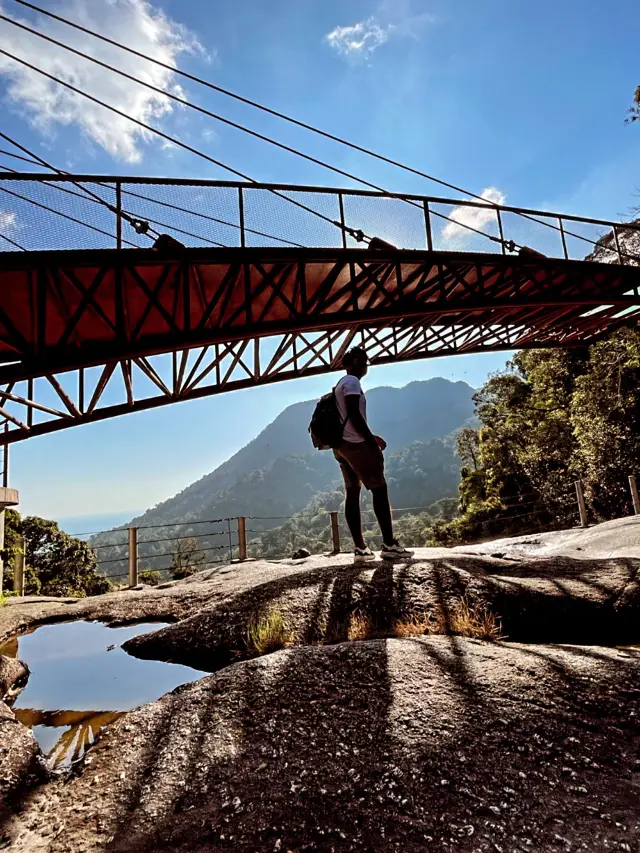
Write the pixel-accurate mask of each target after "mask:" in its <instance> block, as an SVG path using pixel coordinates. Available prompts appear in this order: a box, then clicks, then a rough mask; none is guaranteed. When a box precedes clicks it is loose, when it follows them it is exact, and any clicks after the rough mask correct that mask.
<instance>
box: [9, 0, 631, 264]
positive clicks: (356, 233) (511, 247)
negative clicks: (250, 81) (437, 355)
mask: <svg viewBox="0 0 640 853" xmlns="http://www.w3.org/2000/svg"><path fill="white" fill-rule="evenodd" d="M15 2H17V3H19V4H20V5H22V6H26V7H28V8H30V9H33V10H34V11H37V12H39V13H41V14H42V15H45V16H48V17H50V18H52V19H55V20H57V21H59V22H61V23H63V24H65V25H67V26H69V27H72V28H74V29H76V30H78V31H81V32H83V33H85V34H87V35H90V36H93V37H94V38H96V39H99V40H101V41H103V42H105V43H107V44H110V45H112V46H113V47H116V48H118V49H120V50H123V51H125V52H127V53H130V54H132V55H134V56H137V57H139V58H141V59H145V60H147V61H149V62H152V63H153V64H155V65H157V66H159V67H162V68H165V69H166V70H168V71H171V72H172V73H175V74H178V75H180V76H183V77H185V78H186V79H189V80H192V81H193V82H196V83H198V84H200V85H203V86H206V87H208V88H210V89H212V90H214V91H217V92H220V93H221V94H224V95H226V96H228V97H230V98H233V99H235V100H238V101H240V102H243V103H245V104H248V105H249V106H251V107H254V108H256V109H259V110H261V111H263V112H266V113H268V114H270V115H273V116H275V117H277V118H280V119H282V120H284V121H287V122H289V123H291V124H294V125H296V126H298V127H302V128H304V129H305V130H308V131H310V132H313V133H315V134H318V135H320V136H323V137H325V138H327V139H330V140H332V141H334V142H338V143H340V144H341V145H345V146H347V147H349V148H351V149H353V150H356V151H359V152H360V153H363V154H366V155H367V156H370V157H373V158H375V159H377V160H379V161H381V162H384V163H387V164H389V165H393V166H396V167H397V168H400V169H403V170H404V171H407V172H409V173H412V174H414V175H417V176H419V177H422V178H425V179H427V180H429V181H432V182H434V183H437V184H439V185H441V186H445V187H447V188H448V189H452V190H454V191H456V192H460V193H463V194H464V195H467V196H470V197H471V198H475V199H477V200H479V201H482V202H484V203H485V204H487V205H489V206H493V207H495V208H496V209H498V208H499V205H498V204H497V202H494V201H492V200H491V199H486V198H484V197H483V196H481V195H478V194H477V193H474V192H472V191H470V190H467V189H464V188H463V187H459V186H456V185H455V184H452V183H450V182H448V181H444V180H442V179H440V178H437V177H435V176H433V175H429V174H427V173H426V172H422V171H420V170H419V169H415V168H413V167H410V166H407V165H406V164H404V163H401V162H399V161H396V160H393V159H391V158H388V157H386V156H384V155H382V154H380V153H378V152H375V151H373V150H371V149H368V148H366V147H363V146H360V145H357V144H356V143H353V142H350V141H349V140H347V139H344V138H342V137H338V136H335V135H334V134H331V133H328V132H327V131H324V130H322V129H320V128H317V127H314V126H313V125H310V124H307V123H305V122H301V121H299V120H297V119H295V118H293V117H292V116H288V115H286V114H284V113H282V112H279V111H277V110H273V109H271V108H269V107H266V106H264V105H263V104H260V103H258V102H257V101H253V100H251V99H248V98H245V97H243V96H241V95H238V94H237V93H234V92H231V91H230V90H228V89H224V88H222V87H220V86H217V85H215V84H213V83H211V82H210V81H206V80H203V79H202V78H200V77H197V76H195V75H192V74H189V73H187V72H185V71H182V69H180V68H177V67H173V66H171V65H168V64H166V63H163V62H162V61H160V60H158V59H155V58H154V57H151V56H148V55H147V54H144V53H142V52H140V51H137V50H134V49H133V48H130V47H128V46H126V45H124V44H122V43H121V42H118V41H115V40H113V39H110V38H108V37H106V36H104V35H102V34H100V33H97V32H95V31H93V30H91V29H89V28H87V27H83V26H81V25H80V24H77V23H76V22H74V21H71V20H69V19H67V18H64V17H62V16H60V15H56V14H54V13H52V12H49V11H47V10H45V9H42V8H41V7H39V6H37V5H35V4H33V3H29V2H27V0H15ZM0 19H3V20H5V21H7V22H8V23H10V24H13V25H14V26H18V27H21V28H22V29H24V30H27V31H28V32H30V33H32V34H33V35H35V36H37V37H39V38H43V39H46V40H47V41H49V42H51V43H53V44H56V45H58V46H59V47H62V48H63V49H65V50H68V51H70V52H72V53H74V54H76V55H78V56H81V57H83V58H85V59H87V60H88V61H91V62H94V63H95V64H98V65H101V66H102V67H104V68H106V69H108V70H110V71H112V72H114V73H117V74H120V75H121V76H124V77H127V78H128V79H130V80H132V81H134V82H137V83H139V84H140V85H142V86H146V87H147V88H150V89H152V90H154V91H156V92H158V93H161V94H163V95H164V96H166V97H168V98H170V99H173V100H175V101H178V102H179V103H181V104H183V105H184V106H188V107H191V108H192V109H195V110H197V111H199V112H201V113H204V114H205V115H208V116H210V117H211V118H213V119H215V120H218V121H221V122H224V123H226V124H228V125H231V126H233V127H235V128H237V129H239V130H241V131H243V132H245V133H248V134H250V135H253V136H255V137H257V138H259V139H262V140H263V141H265V142H268V143H270V144H272V145H276V146H278V147H280V148H282V149H284V150H286V151H289V152H290V153H292V154H295V155H296V156H299V157H303V158H305V159H307V160H310V161H311V162H314V163H316V164H318V165H320V166H322V167H324V168H327V169H330V170H332V171H334V172H337V173H338V174H342V175H343V176H345V177H348V178H350V179H351V180H354V181H356V182H358V183H361V184H363V185H365V186H368V187H370V188H372V189H376V190H378V191H379V192H383V193H384V192H386V191H385V190H384V189H383V188H381V187H378V186H377V185H375V184H373V183H371V182H369V181H367V180H365V179H363V178H360V177H359V176H357V175H353V174H350V173H348V172H345V171H344V170H341V169H339V168H337V167H335V166H332V165H331V164H329V163H326V162H325V161H321V160H318V159H317V158H314V157H311V156H310V155H307V154H305V153H304V152H301V151H298V150H296V149H294V148H292V147H290V146H287V145H284V144H282V143H280V142H278V141H276V140H274V139H272V138H270V137H267V136H264V135H263V134H260V133H258V132H256V131H253V130H251V129H250V128H247V127H245V126H243V125H240V124H237V123H236V122H233V121H230V120H229V119H227V118H225V117H223V116H220V115H219V114H217V113H213V112H211V111H209V110H207V109H205V108H203V107H200V106H199V105H196V104H192V103H190V102H189V101H187V100H185V99H183V98H179V97H178V96H176V95H174V94H173V93H171V92H168V91H166V90H164V89H160V88H158V87H155V86H153V85H151V84H149V83H147V82H146V81H144V80H141V79H139V78H136V77H134V76H132V75H129V74H126V73H125V72H122V71H121V70H120V69H117V68H115V67H113V66H111V65H109V64H108V63H104V62H101V61H99V60H97V59H95V58H94V57H92V56H90V55H88V54H86V53H84V52H83V51H79V50H76V49H75V48H72V47H71V46H70V45H67V44H65V43H64V42H60V41H57V40H56V39H53V38H51V37H50V36H47V35H45V34H44V33H41V32H39V31H38V30H35V29H33V28H31V27H28V26H26V25H25V24H22V23H20V22H18V21H15V20H14V19H12V18H10V17H7V16H3V15H0ZM405 201H407V203H409V204H412V203H413V202H411V201H410V200H409V199H405ZM434 215H436V216H438V217H440V218H441V219H444V220H446V221H448V222H454V223H455V224H456V225H458V226H460V227H463V228H465V229H467V230H469V231H472V232H475V233H477V234H481V235H482V236H484V237H486V238H487V239H489V240H492V241H493V242H495V243H498V244H501V245H502V246H503V247H504V249H505V250H506V251H508V252H514V251H516V250H517V249H518V250H526V248H527V247H524V246H521V245H519V244H518V243H515V242H514V241H513V240H504V239H502V238H501V237H496V236H494V235H490V234H487V233H486V232H484V231H480V230H478V229H475V228H473V227H472V226H470V225H468V224H465V223H459V222H456V221H455V220H452V219H450V218H449V217H447V216H445V215H443V214H439V213H436V212H434ZM526 218H529V219H531V221H534V222H537V223H538V224H540V225H544V226H545V227H547V228H551V229H552V230H555V231H559V232H560V233H561V234H562V233H563V232H562V228H561V227H560V228H559V227H558V226H556V225H553V224H552V223H549V222H545V221H544V220H540V219H535V218H533V217H531V216H527V217H526ZM333 224H334V225H337V226H339V227H344V226H343V225H341V224H340V223H338V222H335V221H334V222H333ZM345 231H346V233H348V234H349V235H350V236H351V237H352V238H353V239H355V240H356V242H369V240H370V238H368V237H367V236H366V235H365V234H363V232H362V231H361V230H359V229H351V228H348V227H347V228H345ZM566 233H567V235H568V236H571V237H574V238H576V239H580V240H582V239H585V238H583V237H582V236H581V235H578V234H573V233H571V232H566ZM563 236H564V235H563ZM586 242H591V243H592V244H593V245H597V241H588V240H587V241H586ZM624 254H625V257H628V258H629V259H631V260H634V261H637V262H640V257H639V256H636V255H631V254H628V253H624Z"/></svg>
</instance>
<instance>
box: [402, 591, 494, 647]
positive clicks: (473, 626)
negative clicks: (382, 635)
mask: <svg viewBox="0 0 640 853" xmlns="http://www.w3.org/2000/svg"><path fill="white" fill-rule="evenodd" d="M426 634H457V635H458V636H461V637H475V638H477V639H481V640H500V639H502V626H501V625H500V619H499V617H497V616H495V615H494V614H493V613H491V612H490V611H489V610H487V609H486V607H485V606H484V605H482V604H474V605H471V604H470V603H469V601H468V599H467V598H460V599H458V600H457V601H456V602H455V603H454V604H453V606H452V608H451V610H450V611H449V613H448V614H447V617H445V614H444V613H442V612H438V613H423V614H416V615H414V616H410V617H408V618H407V619H400V620H398V621H396V622H394V624H393V636H394V637H422V636H424V635H426Z"/></svg>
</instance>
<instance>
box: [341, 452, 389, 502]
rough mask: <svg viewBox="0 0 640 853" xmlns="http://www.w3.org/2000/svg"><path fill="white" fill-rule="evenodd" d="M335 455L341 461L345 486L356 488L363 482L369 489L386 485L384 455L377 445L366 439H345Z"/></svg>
mask: <svg viewBox="0 0 640 853" xmlns="http://www.w3.org/2000/svg"><path fill="white" fill-rule="evenodd" d="M333 455H334V456H335V457H336V459H337V460H338V462H339V463H340V469H341V471H342V476H343V477H344V485H345V488H347V489H352V488H356V487H358V486H360V484H361V483H363V484H364V486H365V488H367V489H369V490H371V489H379V488H380V487H381V486H386V484H387V481H386V480H385V477H384V456H383V455H382V451H381V450H379V449H378V448H377V447H372V446H371V445H370V444H369V443H368V442H366V441H358V442H354V441H343V442H342V444H341V445H340V447H338V448H337V449H336V450H334V451H333Z"/></svg>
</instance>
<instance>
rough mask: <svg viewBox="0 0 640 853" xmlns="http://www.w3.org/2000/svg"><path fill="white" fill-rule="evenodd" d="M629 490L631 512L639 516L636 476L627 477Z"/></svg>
mask: <svg viewBox="0 0 640 853" xmlns="http://www.w3.org/2000/svg"><path fill="white" fill-rule="evenodd" d="M629 488H630V489H631V500H632V501H633V511H634V512H635V514H636V515H640V495H638V483H637V481H636V475H635V474H630V475H629Z"/></svg>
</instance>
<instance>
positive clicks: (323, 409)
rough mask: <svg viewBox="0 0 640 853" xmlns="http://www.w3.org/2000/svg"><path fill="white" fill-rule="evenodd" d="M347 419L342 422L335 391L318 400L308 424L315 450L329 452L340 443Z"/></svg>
mask: <svg viewBox="0 0 640 853" xmlns="http://www.w3.org/2000/svg"><path fill="white" fill-rule="evenodd" d="M346 422H347V419H346V418H345V420H342V418H341V417H340V412H339V411H338V403H337V401H336V389H335V388H334V389H333V390H332V391H331V393H330V394H325V395H324V397H321V398H320V400H318V403H317V405H316V408H315V410H314V412H313V417H312V418H311V423H310V424H309V433H310V435H311V441H312V442H313V446H314V447H315V448H316V449H317V450H329V449H330V448H332V447H338V446H339V445H340V444H341V443H342V434H343V432H344V425H345V423H346Z"/></svg>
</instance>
